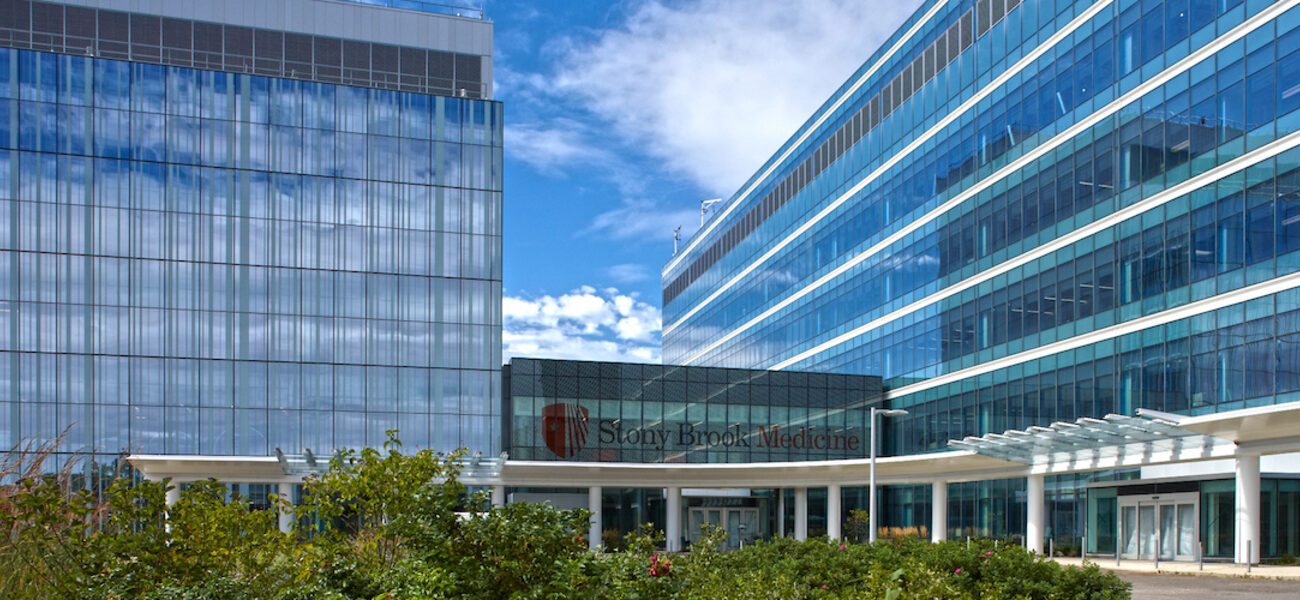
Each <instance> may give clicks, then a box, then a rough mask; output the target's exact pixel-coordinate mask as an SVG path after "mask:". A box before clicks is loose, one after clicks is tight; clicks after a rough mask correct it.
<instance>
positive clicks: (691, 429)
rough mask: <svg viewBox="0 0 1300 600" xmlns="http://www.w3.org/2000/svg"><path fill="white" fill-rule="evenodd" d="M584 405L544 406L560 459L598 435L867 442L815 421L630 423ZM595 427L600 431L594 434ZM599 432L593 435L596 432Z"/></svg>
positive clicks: (625, 441)
mask: <svg viewBox="0 0 1300 600" xmlns="http://www.w3.org/2000/svg"><path fill="white" fill-rule="evenodd" d="M589 420H590V417H589V415H588V412H587V410H586V409H585V408H581V407H579V406H576V405H573V404H568V403H557V404H552V405H550V406H547V407H545V408H544V409H543V410H542V423H541V425H542V431H543V439H544V440H545V441H546V446H547V448H548V449H550V451H551V452H552V453H553V454H555V456H557V457H559V458H572V457H574V456H575V455H577V454H578V452H580V451H581V450H582V448H583V447H584V446H585V445H587V443H588V441H590V440H591V439H592V438H594V441H598V442H599V444H600V446H601V447H602V448H605V449H620V450H653V451H657V452H685V451H690V450H693V449H698V448H701V447H705V448H726V449H748V448H757V449H773V450H787V451H791V450H793V451H798V450H808V451H840V452H857V451H859V450H861V449H862V448H863V447H864V446H863V444H862V439H861V438H860V437H858V435H857V434H855V433H850V432H845V431H843V430H832V429H828V428H824V427H817V426H814V425H781V424H767V425H751V426H750V427H749V428H748V429H746V428H744V427H742V426H740V425H730V426H726V427H716V426H715V427H710V426H708V425H707V424H705V425H695V424H692V423H685V422H681V423H660V424H658V425H655V426H651V427H627V426H625V425H624V424H623V423H622V422H621V420H618V419H599V420H597V422H596V423H594V424H593V423H590V422H589ZM593 425H594V429H595V431H594V432H592V431H590V429H592V428H593V427H592V426H593ZM593 433H594V435H591V434H593Z"/></svg>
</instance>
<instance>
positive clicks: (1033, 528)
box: [1025, 475, 1047, 554]
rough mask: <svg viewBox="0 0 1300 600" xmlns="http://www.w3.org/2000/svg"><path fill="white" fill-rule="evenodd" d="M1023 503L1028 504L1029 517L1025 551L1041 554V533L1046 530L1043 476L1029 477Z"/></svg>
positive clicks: (1026, 528)
mask: <svg viewBox="0 0 1300 600" xmlns="http://www.w3.org/2000/svg"><path fill="white" fill-rule="evenodd" d="M1025 501H1026V502H1027V503H1028V504H1029V506H1028V509H1029V511H1028V512H1029V515H1028V517H1029V518H1028V519H1026V521H1027V522H1026V523H1025V549H1026V550H1029V551H1030V552H1036V553H1038V554H1042V553H1043V532H1044V531H1046V530H1047V524H1046V523H1045V522H1044V518H1043V514H1044V513H1045V512H1046V511H1044V510H1043V503H1044V493H1043V476H1042V475H1030V476H1029V485H1028V486H1027V489H1026V491H1025Z"/></svg>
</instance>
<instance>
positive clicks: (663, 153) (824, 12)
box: [546, 0, 917, 195]
mask: <svg viewBox="0 0 1300 600" xmlns="http://www.w3.org/2000/svg"><path fill="white" fill-rule="evenodd" d="M916 5H917V3H916V2H913V1H905V2H892V3H891V2H861V1H860V0H805V1H804V2H800V3H796V4H791V3H789V2H785V1H779V0H767V1H755V0H693V1H687V2H681V3H673V4H671V5H670V4H666V3H664V2H660V1H655V0H651V1H646V2H643V3H641V4H639V5H636V6H634V7H632V8H631V10H630V11H629V13H628V15H627V17H626V19H625V20H624V21H623V22H622V23H621V24H618V25H616V26H614V27H612V28H609V29H604V30H600V31H598V32H595V33H594V34H592V35H589V36H586V37H577V36H575V37H573V38H570V39H567V40H565V42H564V43H563V44H559V46H562V47H563V48H564V49H563V50H562V51H560V52H559V55H560V58H559V60H558V70H557V73H556V75H555V77H554V78H553V79H551V78H548V80H547V81H546V84H547V85H550V86H553V89H555V90H558V91H559V92H561V93H564V94H568V95H570V96H571V97H577V98H581V99H583V100H585V104H586V106H587V107H588V108H589V109H590V110H592V111H593V112H594V113H595V114H596V115H597V116H599V117H600V118H602V119H603V120H604V121H606V122H608V123H610V124H611V125H612V126H613V128H614V130H615V131H616V132H618V133H620V134H622V135H623V136H624V137H625V138H626V139H628V140H629V141H631V142H633V143H635V144H637V145H639V146H642V147H644V148H645V150H646V151H647V152H648V153H649V154H651V155H652V156H654V157H656V158H658V159H659V160H661V161H663V162H664V163H665V164H666V165H668V166H669V167H670V168H672V169H675V170H676V171H678V172H681V173H684V174H685V175H687V176H689V177H691V178H692V179H693V180H694V181H695V182H696V183H698V184H699V185H700V186H701V187H702V188H703V189H706V190H710V191H711V192H713V193H716V194H719V195H730V194H732V193H733V192H735V191H736V189H737V188H738V187H739V186H740V184H742V183H743V182H744V181H745V180H746V179H748V178H749V176H750V175H751V174H752V173H753V172H754V171H755V170H756V169H757V168H758V167H759V166H761V165H762V163H763V162H764V161H765V160H766V159H767V158H768V157H769V156H770V155H771V154H772V153H773V152H775V151H776V149H777V148H779V147H780V145H781V143H782V142H784V141H785V140H786V139H787V138H788V137H789V136H790V135H791V134H792V133H793V132H794V130H795V129H796V128H797V127H798V126H799V125H800V124H801V123H802V122H803V121H804V120H806V119H807V118H808V116H809V115H810V114H811V113H812V111H813V110H815V109H816V108H817V107H818V106H819V105H820V104H821V103H822V102H823V101H824V100H825V99H826V97H827V96H829V95H830V93H831V92H832V91H834V90H835V88H837V87H838V86H839V85H840V84H841V83H843V82H844V80H845V79H846V78H847V77H848V76H849V75H850V74H852V72H853V71H854V70H855V69H856V68H857V67H858V66H859V65H860V64H861V63H862V61H863V60H865V59H866V58H867V57H868V56H869V55H870V53H871V52H872V51H873V50H874V49H875V48H876V47H877V46H879V45H880V43H881V42H883V41H884V40H885V39H886V38H887V37H888V36H889V34H890V33H892V32H893V31H894V29H896V28H897V27H898V25H899V24H901V23H902V21H903V20H904V19H906V18H907V16H908V15H910V14H911V13H912V12H913V11H914V10H915V9H916Z"/></svg>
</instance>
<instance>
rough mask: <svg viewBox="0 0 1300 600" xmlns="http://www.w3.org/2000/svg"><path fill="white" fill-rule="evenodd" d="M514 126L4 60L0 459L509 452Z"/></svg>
mask: <svg viewBox="0 0 1300 600" xmlns="http://www.w3.org/2000/svg"><path fill="white" fill-rule="evenodd" d="M501 127H502V110H501V105H500V104H499V103H495V102H491V101H481V100H463V99H455V98H445V97H438V96H431V95H427V94H418V93H404V92H396V91H385V90H376V89H366V88H360V87H349V86H344V85H333V84H324V83H317V82H309V81H297V80H288V79H277V78H273V77H262V76H254V75H245V74H234V73H226V72H216V71H206V70H199V69H192V68H182V67H174V66H161V65H152V64H138V63H132V62H126V61H121V60H109V59H103V58H91V57H83V56H69V55H63V54H55V53H48V52H35V51H27V50H15V49H3V48H0V205H2V206H0V304H2V305H3V307H4V308H3V310H0V445H2V446H5V447H9V446H11V445H13V444H15V443H18V442H19V441H20V440H32V439H35V440H47V439H53V438H56V437H59V436H62V438H63V445H62V447H61V448H62V450H64V451H75V452H84V451H94V452H103V453H118V452H122V451H125V450H127V449H130V450H131V451H133V452H141V453H149V454H162V453H166V454H222V455H229V454H237V455H260V456H264V455H267V454H269V453H271V452H272V451H273V450H274V449H276V448H280V449H283V450H285V451H287V452H297V451H299V450H300V449H302V448H310V449H312V450H313V451H314V452H317V453H318V454H319V453H326V454H327V453H329V452H331V451H333V450H334V449H339V448H355V447H360V446H367V445H369V446H374V445H378V444H381V443H382V442H383V441H384V439H385V432H386V431H388V430H393V429H397V430H400V432H401V433H400V437H401V438H402V440H403V441H404V442H405V443H406V444H407V446H408V447H409V448H436V449H439V450H450V449H453V448H456V447H459V446H468V447H471V448H473V449H476V450H483V451H485V452H490V453H495V452H497V451H499V450H500V445H499V444H500V441H499V432H498V429H497V427H498V425H497V424H498V423H499V416H497V413H498V409H497V408H496V407H498V406H499V398H500V395H501V393H500V389H499V384H498V383H497V382H498V377H497V375H498V372H499V365H500V303H499V302H500V300H499V299H500V297H501V282H500V279H501V258H500V248H501V239H500V234H501V214H500V210H501V139H502V135H501Z"/></svg>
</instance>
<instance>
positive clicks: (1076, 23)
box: [663, 0, 1112, 364]
mask: <svg viewBox="0 0 1300 600" xmlns="http://www.w3.org/2000/svg"><path fill="white" fill-rule="evenodd" d="M1111 2H1112V0H1099V1H1098V2H1097V3H1096V4H1093V5H1092V6H1090V7H1088V10H1085V11H1083V13H1081V14H1080V15H1079V16H1077V17H1075V18H1074V20H1072V21H1070V22H1069V24H1067V25H1066V26H1065V27H1063V28H1061V29H1060V30H1058V31H1057V32H1056V33H1055V34H1053V35H1052V37H1050V38H1048V39H1047V41H1046V42H1044V43H1042V44H1039V45H1038V47H1037V48H1034V50H1033V51H1032V52H1029V53H1028V54H1026V55H1025V56H1024V57H1023V58H1021V59H1020V60H1019V61H1017V62H1016V64H1015V65H1012V66H1011V68H1009V69H1007V70H1006V71H1005V72H1003V73H1002V74H1001V75H998V76H997V77H996V78H994V79H993V81H991V82H989V84H988V85H986V86H984V87H983V88H982V89H981V90H980V91H978V92H976V93H975V94H974V95H973V96H971V97H970V98H968V99H967V100H966V101H965V102H963V103H961V105H960V106H958V107H957V108H955V109H953V111H952V112H950V113H948V114H947V116H945V117H944V118H943V119H940V120H939V122H937V123H935V124H934V126H932V127H930V129H928V130H926V132H925V133H923V134H921V135H920V136H918V137H917V138H916V139H914V140H912V141H911V142H910V143H909V144H907V145H906V146H904V147H903V149H902V150H899V151H898V152H896V153H894V155H893V156H891V157H890V158H889V159H888V160H886V161H885V162H884V163H882V164H881V165H880V166H879V167H876V169H875V170H873V171H872V172H871V173H870V174H868V175H867V176H866V177H864V178H862V179H860V180H859V181H858V182H857V183H855V184H853V187H851V188H849V189H848V190H847V191H845V192H844V193H843V194H840V196H839V197H838V198H836V199H835V200H834V201H832V202H831V203H830V204H827V205H826V206H825V207H823V208H822V209H821V210H820V211H818V212H817V214H816V215H814V216H813V217H812V218H811V219H808V220H807V221H804V222H803V224H801V225H800V226H799V227H798V228H796V229H795V230H794V231H792V232H790V234H789V235H787V236H786V237H785V239H783V240H781V241H780V243H778V244H776V245H775V246H772V247H771V248H769V249H768V250H767V252H764V253H763V255H762V256H760V257H758V258H757V259H755V260H754V261H753V262H751V263H750V264H749V266H747V267H745V268H744V269H742V270H741V271H740V272H739V273H737V274H736V275H734V276H733V277H732V278H731V279H730V280H728V281H727V283H725V284H723V285H722V286H721V287H719V288H718V289H716V290H714V291H713V293H712V294H709V296H708V297H707V298H705V299H704V300H702V301H700V302H699V303H698V304H696V305H695V306H693V307H691V309H690V310H689V311H686V314H684V315H682V316H681V317H680V318H678V319H677V320H676V321H673V322H672V323H670V324H668V325H667V326H665V327H664V330H663V332H664V333H665V334H667V333H672V331H673V330H674V329H676V328H677V327H678V326H680V325H681V324H682V322H683V321H685V320H686V319H689V318H691V316H693V315H695V313H697V312H699V311H700V310H702V309H703V308H704V307H706V306H708V305H709V304H711V303H712V302H713V301H714V300H717V299H718V297H719V296H721V295H722V294H723V293H724V292H726V291H727V290H729V289H731V287H732V286H734V285H736V284H737V283H739V282H740V281H742V280H744V278H745V277H747V276H748V275H749V274H750V273H752V272H754V270H755V269H757V268H758V267H759V266H760V265H762V264H763V263H765V262H767V261H768V260H769V259H771V258H772V257H773V256H776V254H777V253H778V252H780V251H781V250H783V249H785V247H786V246H789V245H790V244H792V243H794V241H795V240H797V239H799V238H800V237H802V236H803V234H805V233H807V232H808V231H809V230H811V229H812V228H813V226H815V225H817V224H818V223H820V222H821V221H822V219H825V218H826V217H827V216H829V215H830V214H831V213H833V212H835V211H836V210H837V209H839V207H840V206H842V205H843V204H844V203H845V202H848V201H849V199H850V198H852V197H853V196H855V195H856V194H857V193H858V192H861V191H862V190H863V188H865V187H867V186H868V185H870V184H871V183H872V182H874V181H875V180H877V179H879V178H880V177H881V176H883V175H884V174H885V173H887V172H889V170H890V169H892V168H894V166H895V165H897V164H898V163H900V162H902V161H903V160H904V159H906V158H907V157H908V156H909V155H911V153H912V152H913V151H915V150H916V149H917V148H920V147H921V146H922V145H924V144H925V143H926V142H928V141H930V139H931V138H933V137H935V136H936V135H938V134H939V133H941V132H942V131H943V129H944V128H946V127H947V126H948V125H951V124H952V123H953V122H954V121H956V120H957V119H958V118H960V117H961V116H962V115H964V114H966V112H967V111H969V110H971V109H972V108H974V107H975V105H976V104H978V103H979V102H980V101H981V100H983V99H985V98H987V97H988V96H989V95H990V94H992V93H993V92H994V91H996V90H997V89H998V88H1000V87H1002V85H1003V84H1005V83H1006V82H1007V81H1010V80H1011V78H1012V77H1014V76H1016V75H1017V74H1019V73H1020V72H1021V71H1023V70H1025V69H1026V68H1028V67H1029V66H1030V65H1032V64H1033V63H1034V61H1035V60H1038V58H1039V57H1041V56H1042V55H1043V54H1046V53H1047V52H1048V51H1049V50H1052V49H1053V48H1055V47H1056V45H1057V44H1059V43H1061V42H1062V41H1063V40H1065V39H1066V38H1068V37H1069V36H1070V34H1072V33H1074V31H1075V30H1076V29H1078V28H1080V27H1082V26H1083V25H1084V24H1086V23H1087V22H1088V21H1089V20H1091V19H1092V17H1094V16H1096V15H1097V13H1099V12H1101V10H1102V9H1103V8H1105V7H1106V6H1107V5H1109V4H1110V3H1111ZM995 175H996V174H995ZM992 177H993V176H990V178H986V179H991V178H992ZM989 185H992V183H990V184H989ZM953 202H954V201H949V202H947V203H945V204H944V205H943V206H944V207H948V206H950V205H953V206H955V204H954V203H953ZM944 210H947V209H945V208H943V207H940V208H939V209H935V210H933V211H930V213H929V214H927V215H926V216H925V217H922V218H921V219H919V220H917V221H915V222H914V223H912V224H910V225H908V226H907V227H904V228H903V229H902V230H900V231H899V232H898V233H895V234H894V235H891V236H889V237H887V238H885V239H884V240H883V241H881V242H880V243H878V244H876V245H875V246H872V248H871V249H870V250H868V251H867V254H875V253H876V252H878V250H876V249H877V248H884V247H887V246H888V245H889V244H891V243H893V242H894V241H895V240H898V239H900V238H901V237H902V236H904V235H906V234H908V233H911V232H912V231H913V230H915V229H916V228H918V227H920V226H922V225H925V224H926V223H928V222H929V221H930V220H932V219H933V218H934V217H937V216H938V215H939V214H942V212H943V211H944ZM698 354H699V353H697V355H698ZM684 364H686V363H684Z"/></svg>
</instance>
